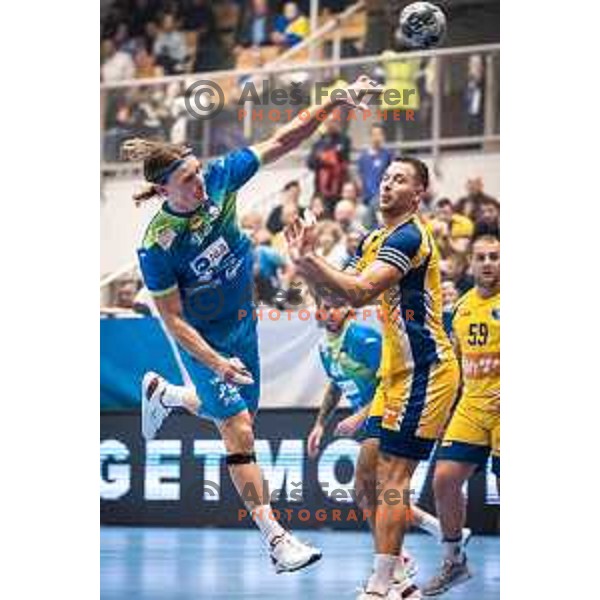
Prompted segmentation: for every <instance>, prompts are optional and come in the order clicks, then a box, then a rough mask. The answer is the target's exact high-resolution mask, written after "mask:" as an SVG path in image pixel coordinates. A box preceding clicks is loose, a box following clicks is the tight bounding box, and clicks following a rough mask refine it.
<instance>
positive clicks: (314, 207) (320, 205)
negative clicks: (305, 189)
mask: <svg viewBox="0 0 600 600" xmlns="http://www.w3.org/2000/svg"><path fill="white" fill-rule="evenodd" d="M308 208H309V209H310V211H311V212H312V214H313V215H314V216H315V219H316V220H317V221H322V220H323V219H324V218H325V203H324V202H323V198H321V196H319V194H314V195H313V197H312V198H311V199H310V203H309V205H308Z"/></svg>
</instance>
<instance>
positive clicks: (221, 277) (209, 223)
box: [123, 76, 380, 573]
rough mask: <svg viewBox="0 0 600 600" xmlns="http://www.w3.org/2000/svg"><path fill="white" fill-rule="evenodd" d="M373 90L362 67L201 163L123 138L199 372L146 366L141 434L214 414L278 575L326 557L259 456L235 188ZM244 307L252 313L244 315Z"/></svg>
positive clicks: (189, 362)
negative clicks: (279, 502) (346, 84)
mask: <svg viewBox="0 0 600 600" xmlns="http://www.w3.org/2000/svg"><path fill="white" fill-rule="evenodd" d="M373 93H380V88H378V87H377V86H376V84H374V83H373V82H371V81H370V80H369V79H368V78H367V77H366V76H362V77H360V78H359V79H358V80H357V81H356V82H355V83H354V84H352V85H351V86H350V88H349V89H348V90H347V94H346V99H345V100H344V101H339V100H338V101H331V100H328V101H326V102H324V103H323V104H320V105H318V106H313V107H311V108H309V109H307V110H304V111H302V113H301V115H299V116H298V117H296V118H295V119H294V120H293V121H291V122H290V123H288V124H287V125H285V126H283V127H281V128H279V129H278V130H277V131H276V132H275V134H274V135H273V136H272V137H271V138H270V139H268V140H267V141H265V142H262V143H259V144H256V145H254V146H251V147H248V148H243V149H241V150H236V151H234V152H231V153H230V154H227V155H226V156H223V157H221V158H218V159H216V160H213V161H210V162H208V163H207V164H205V165H203V164H202V162H201V160H200V159H199V158H197V157H196V156H194V155H193V154H192V153H191V152H190V151H189V150H188V149H187V148H185V147H182V146H177V145H173V144H168V143H163V142H156V141H149V140H142V139H135V140H130V141H128V142H126V143H125V144H124V146H123V154H124V157H125V158H127V159H130V160H141V161H143V171H144V177H145V179H146V180H147V181H148V182H149V183H150V186H149V187H148V189H146V190H145V191H143V192H142V193H140V194H137V195H136V196H134V199H135V200H136V201H137V202H140V201H142V200H145V199H148V198H151V197H155V196H158V197H160V198H162V199H163V204H162V207H161V209H160V210H159V211H158V212H157V214H156V216H155V217H154V219H153V220H152V222H151V223H150V225H149V227H148V229H147V231H146V234H145V236H144V239H143V242H142V246H141V248H140V249H139V251H138V257H139V263H140V268H141V271H142V275H143V278H144V282H145V285H146V287H147V288H148V290H149V291H150V292H151V293H152V295H153V296H154V300H155V303H156V307H157V309H158V312H159V314H160V316H161V318H162V320H163V321H164V323H165V326H166V327H167V329H168V331H169V333H170V334H171V335H172V337H173V338H174V339H175V340H176V342H177V344H178V346H179V347H180V349H181V350H182V352H181V354H182V358H183V362H184V364H185V366H186V369H187V371H188V373H189V375H190V377H191V380H192V382H193V387H186V386H177V385H173V384H171V383H169V382H167V381H165V380H164V379H163V378H162V377H161V376H160V375H158V374H156V373H152V372H150V373H147V374H146V375H145V377H144V380H143V382H142V432H143V434H144V437H145V438H146V439H148V440H149V439H152V438H153V437H154V436H155V435H156V433H157V431H158V429H159V428H160V426H161V425H162V423H163V421H164V419H165V418H166V417H167V416H168V415H169V414H170V412H171V411H172V410H173V409H174V408H176V407H184V408H186V409H187V410H188V411H190V412H191V413H193V414H196V415H199V416H202V417H207V418H210V419H212V420H213V421H214V422H215V423H216V425H217V427H218V428H219V431H220V433H221V436H222V439H223V442H224V444H225V448H226V451H227V457H226V463H227V465H228V466H229V470H230V474H231V477H232V479H233V482H234V484H235V485H236V488H237V490H238V492H239V493H240V495H242V491H244V490H245V491H247V490H248V489H251V490H253V494H252V496H253V499H252V500H247V501H246V504H247V506H248V508H249V509H250V511H251V514H252V516H253V519H254V521H255V523H256V525H257V526H258V528H259V529H260V531H261V533H262V535H263V537H264V540H265V541H266V543H267V544H268V547H269V549H270V554H271V559H272V561H273V563H274V565H275V569H276V571H277V572H278V573H279V572H284V571H296V570H298V569H302V568H303V567H306V566H307V565H310V564H312V563H314V562H315V561H317V560H319V559H320V558H321V552H320V550H318V549H316V548H314V547H312V546H310V545H308V544H304V543H301V542H299V541H298V540H297V539H296V538H295V537H293V536H292V535H291V534H290V533H289V532H288V531H286V530H285V529H284V528H283V527H282V526H281V524H280V523H279V522H278V521H277V520H276V519H275V518H274V516H273V513H272V511H271V507H270V504H269V497H268V495H265V491H264V490H263V477H262V474H261V470H260V468H259V466H258V465H257V464H256V455H255V452H254V432H253V421H254V416H255V414H256V412H257V410H258V396H259V386H260V368H259V356H258V342H257V332H256V322H255V320H253V319H252V293H251V290H252V272H253V269H252V248H251V243H250V240H249V239H248V238H247V237H246V235H245V234H244V233H243V232H242V231H241V229H240V227H239V225H238V222H237V218H236V193H237V191H238V190H239V189H240V188H241V187H242V186H243V185H244V184H245V183H246V182H247V181H248V180H249V179H250V178H251V177H252V176H253V175H254V174H255V173H256V172H257V171H258V169H259V167H260V166H263V165H267V164H270V163H272V162H273V161H275V160H277V159H278V158H280V157H282V156H283V155H285V154H286V153H288V152H289V151H291V150H292V149H294V148H296V147H297V146H299V145H300V144H301V143H302V142H303V141H304V140H306V139H307V138H309V137H310V136H311V135H312V134H313V133H314V132H315V131H316V130H317V128H318V127H319V125H320V124H321V122H322V120H323V118H322V117H323V115H327V114H329V113H331V112H332V111H333V110H334V108H335V107H336V106H337V105H339V104H343V103H349V104H353V105H354V106H359V107H364V102H363V100H364V96H365V94H373ZM360 95H362V98H361V99H360V100H358V101H356V102H353V100H354V99H355V98H357V96H360ZM242 314H245V315H247V316H246V317H244V318H240V317H239V315H242ZM256 498H258V502H257V501H256Z"/></svg>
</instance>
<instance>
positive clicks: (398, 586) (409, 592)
mask: <svg viewBox="0 0 600 600" xmlns="http://www.w3.org/2000/svg"><path fill="white" fill-rule="evenodd" d="M422 598H423V596H422V595H421V591H420V590H419V588H418V587H417V586H416V585H415V584H414V583H413V581H412V579H411V578H410V577H405V578H404V579H403V580H402V581H394V583H393V584H392V587H391V588H390V591H389V592H388V594H387V596H386V597H385V600H421V599H422Z"/></svg>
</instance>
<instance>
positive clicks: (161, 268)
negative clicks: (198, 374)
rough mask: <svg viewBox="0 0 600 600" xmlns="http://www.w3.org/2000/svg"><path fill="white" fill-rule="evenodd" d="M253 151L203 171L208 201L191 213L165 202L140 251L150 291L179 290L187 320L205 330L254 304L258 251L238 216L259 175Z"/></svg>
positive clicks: (226, 158)
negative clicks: (239, 201) (242, 192)
mask: <svg viewBox="0 0 600 600" xmlns="http://www.w3.org/2000/svg"><path fill="white" fill-rule="evenodd" d="M259 166H260V161H259V158H258V157H257V155H256V154H255V152H254V151H253V150H252V149H250V148H244V149H242V150H236V151H234V152H231V153H229V154H227V155H226V156H224V157H222V158H219V159H216V160H213V161H210V162H209V163H208V164H207V165H206V167H205V169H204V170H203V178H204V186H205V191H206V195H207V197H208V202H207V203H205V204H203V205H202V206H200V207H198V208H197V209H196V210H194V211H191V212H189V213H176V212H174V211H173V210H172V209H171V208H169V206H168V204H167V203H164V204H163V206H162V208H161V209H160V210H159V211H158V213H157V214H156V215H155V217H154V218H153V219H152V221H151V223H150V225H149V226H148V228H147V230H146V233H145V235H144V239H143V242H142V246H141V248H140V249H139V250H138V258H139V263H140V268H141V271H142V275H143V278H144V282H145V284H146V287H147V288H148V290H149V291H150V292H151V293H152V294H153V295H154V296H161V295H165V294H168V293H170V292H171V291H173V290H175V289H179V291H180V293H181V298H182V303H183V310H184V317H185V319H186V321H187V322H189V323H190V324H191V325H192V326H194V327H195V328H197V329H199V330H207V329H209V330H210V329H214V328H219V326H220V325H225V324H226V323H230V322H231V321H232V320H235V319H236V318H237V315H238V310H240V309H250V310H251V303H252V284H253V279H252V261H253V258H252V246H251V242H250V240H249V239H248V237H247V236H246V235H245V234H244V233H243V232H242V231H241V229H240V227H239V225H238V222H237V217H236V194H237V191H238V190H239V189H240V188H241V187H242V186H243V185H244V184H245V183H246V182H247V181H248V180H249V179H250V178H251V177H252V176H253V175H254V174H255V173H256V172H257V170H258V168H259Z"/></svg>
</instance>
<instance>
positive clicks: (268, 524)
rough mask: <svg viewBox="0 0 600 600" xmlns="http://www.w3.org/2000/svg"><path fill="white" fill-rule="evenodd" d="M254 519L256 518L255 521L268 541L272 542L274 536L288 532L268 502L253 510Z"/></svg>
mask: <svg viewBox="0 0 600 600" xmlns="http://www.w3.org/2000/svg"><path fill="white" fill-rule="evenodd" d="M252 519H254V523H255V524H256V526H257V527H258V528H259V529H260V532H261V533H262V536H263V538H264V539H265V541H266V542H267V543H270V542H271V540H272V539H273V538H275V537H277V536H279V535H283V534H284V533H286V530H285V529H284V528H283V527H282V526H281V524H280V523H279V521H278V520H277V519H276V518H275V515H274V514H273V510H272V509H271V507H270V506H269V505H268V504H263V505H262V506H257V507H256V508H255V509H254V510H253V511H252Z"/></svg>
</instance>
